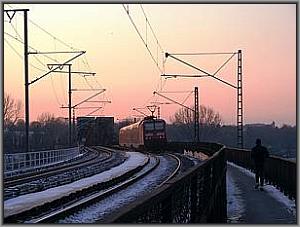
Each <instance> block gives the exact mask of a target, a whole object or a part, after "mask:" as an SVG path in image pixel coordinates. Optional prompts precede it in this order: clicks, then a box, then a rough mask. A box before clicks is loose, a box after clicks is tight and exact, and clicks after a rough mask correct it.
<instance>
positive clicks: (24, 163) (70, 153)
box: [3, 147, 80, 177]
mask: <svg viewBox="0 0 300 227" xmlns="http://www.w3.org/2000/svg"><path fill="white" fill-rule="evenodd" d="M79 153H80V151H79V148H78V147H74V148H66V149H58V150H46V151H37V152H28V153H15V154H5V155H4V160H3V161H4V168H3V170H4V177H9V176H15V175H18V174H22V173H24V172H26V171H29V170H32V169H36V168H39V167H46V166H49V165H53V164H56V163H59V162H64V161H67V160H70V159H73V158H75V157H76V156H78V155H79Z"/></svg>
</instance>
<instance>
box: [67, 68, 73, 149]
mask: <svg viewBox="0 0 300 227" xmlns="http://www.w3.org/2000/svg"><path fill="white" fill-rule="evenodd" d="M68 68H69V105H68V106H69V147H71V145H72V120H71V119H72V108H71V106H72V91H71V89H72V79H71V64H68Z"/></svg>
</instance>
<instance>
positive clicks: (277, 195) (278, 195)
mask: <svg viewBox="0 0 300 227" xmlns="http://www.w3.org/2000/svg"><path fill="white" fill-rule="evenodd" d="M227 163H228V165H231V166H233V167H235V168H237V169H239V171H241V172H243V173H244V174H246V175H248V176H250V177H252V178H253V179H254V178H255V174H254V173H252V172H251V171H250V170H247V169H245V168H243V167H240V166H238V165H236V164H234V163H231V162H227ZM230 183H231V182H230V179H229V182H227V189H228V185H229V184H230ZM229 187H232V186H229ZM233 187H234V186H233ZM264 190H265V191H266V192H267V193H268V194H269V195H271V196H272V197H273V198H274V199H275V200H277V201H278V202H280V203H282V204H283V205H284V206H285V207H286V208H287V210H288V211H289V212H290V213H291V214H292V215H294V216H296V204H295V201H293V200H290V199H289V198H288V197H287V196H285V195H284V194H283V193H282V192H280V191H279V190H278V189H277V188H276V187H274V186H272V185H265V186H264ZM232 191H233V190H231V192H230V191H227V192H229V193H228V195H227V199H228V201H230V200H229V198H230V197H232V199H231V200H237V201H238V200H239V198H238V197H237V196H235V193H232ZM234 197H235V198H234ZM234 206H235V205H234V204H228V207H227V208H228V209H229V210H233V209H234Z"/></svg>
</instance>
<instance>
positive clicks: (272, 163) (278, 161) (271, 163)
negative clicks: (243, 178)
mask: <svg viewBox="0 0 300 227" xmlns="http://www.w3.org/2000/svg"><path fill="white" fill-rule="evenodd" d="M225 153H226V157H227V160H228V161H230V162H233V163H235V164H237V165H239V166H242V167H244V168H247V169H250V170H251V171H252V172H254V166H253V164H252V162H251V158H250V150H242V149H236V148H226V149H225ZM265 179H266V181H267V182H268V183H269V184H272V185H274V186H276V187H277V188H278V189H280V191H281V192H283V193H284V194H285V195H288V196H289V198H291V199H296V196H297V193H296V189H297V166H296V162H295V161H291V160H288V159H284V158H280V157H276V156H270V157H268V159H267V160H266V164H265Z"/></svg>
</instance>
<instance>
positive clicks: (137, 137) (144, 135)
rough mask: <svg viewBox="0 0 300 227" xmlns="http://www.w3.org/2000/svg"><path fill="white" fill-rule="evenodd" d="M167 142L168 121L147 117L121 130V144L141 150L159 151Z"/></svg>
mask: <svg viewBox="0 0 300 227" xmlns="http://www.w3.org/2000/svg"><path fill="white" fill-rule="evenodd" d="M166 143H167V137H166V122H165V121H164V120H163V119H156V118H154V117H145V118H143V119H142V120H140V121H138V122H136V123H133V124H131V125H128V126H125V127H123V128H121V129H120V131H119V145H120V146H122V147H130V148H136V149H139V150H152V151H159V150H161V149H162V148H163V147H164V146H165V144H166Z"/></svg>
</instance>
